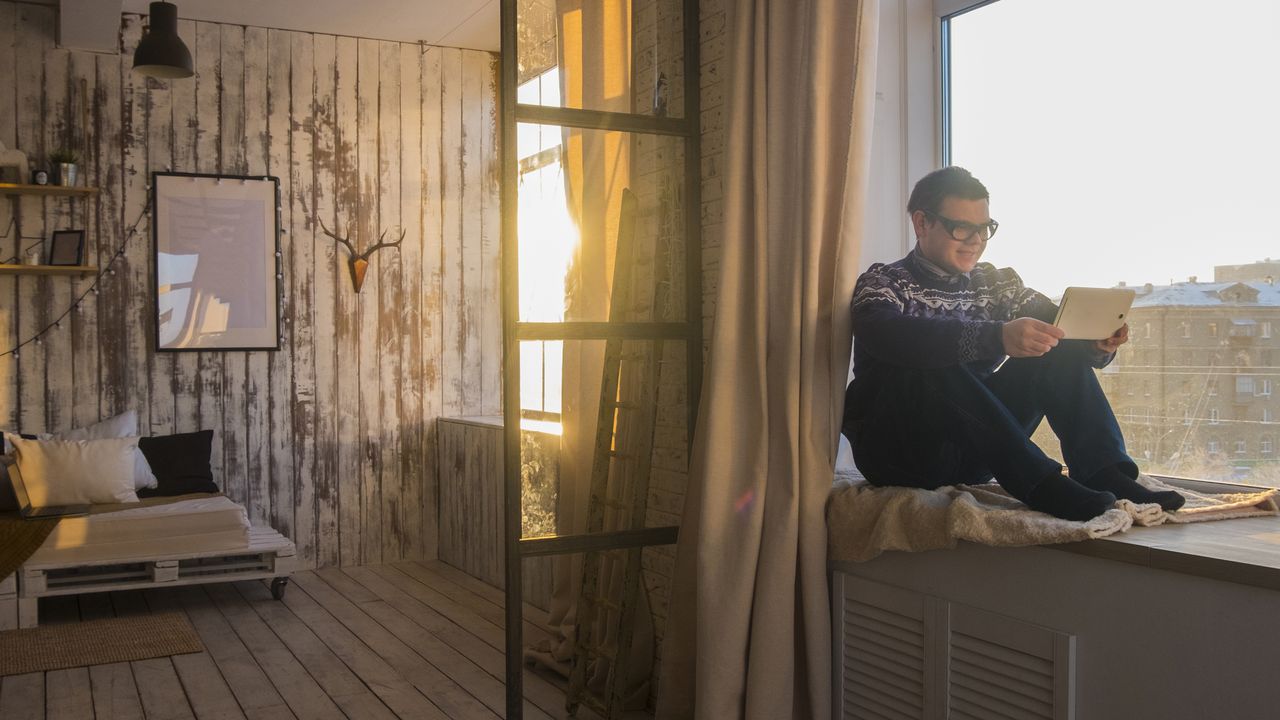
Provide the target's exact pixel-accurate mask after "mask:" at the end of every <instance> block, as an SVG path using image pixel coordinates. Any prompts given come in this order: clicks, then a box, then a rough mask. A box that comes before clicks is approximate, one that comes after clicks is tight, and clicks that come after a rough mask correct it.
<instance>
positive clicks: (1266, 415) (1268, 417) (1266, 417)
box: [1262, 408, 1275, 423]
mask: <svg viewBox="0 0 1280 720" xmlns="http://www.w3.org/2000/svg"><path fill="white" fill-rule="evenodd" d="M1274 420H1275V416H1274V415H1272V414H1271V408H1262V422H1264V423H1269V422H1272V421H1274Z"/></svg>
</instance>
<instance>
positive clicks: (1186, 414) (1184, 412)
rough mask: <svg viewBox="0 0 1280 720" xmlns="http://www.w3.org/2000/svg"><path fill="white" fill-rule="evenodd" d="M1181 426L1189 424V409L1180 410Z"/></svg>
mask: <svg viewBox="0 0 1280 720" xmlns="http://www.w3.org/2000/svg"><path fill="white" fill-rule="evenodd" d="M1182 424H1183V425H1190V424H1191V408H1189V407H1184V408H1182Z"/></svg>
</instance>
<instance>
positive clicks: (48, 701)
mask: <svg viewBox="0 0 1280 720" xmlns="http://www.w3.org/2000/svg"><path fill="white" fill-rule="evenodd" d="M44 712H45V718H47V720H82V719H83V720H93V689H92V686H91V685H90V684H89V668H83V667H80V668H71V669H69V670H51V671H49V672H48V673H46V674H45V676H44Z"/></svg>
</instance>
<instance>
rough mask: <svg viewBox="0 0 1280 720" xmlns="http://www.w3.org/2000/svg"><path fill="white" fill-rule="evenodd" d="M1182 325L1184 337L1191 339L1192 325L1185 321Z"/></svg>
mask: <svg viewBox="0 0 1280 720" xmlns="http://www.w3.org/2000/svg"><path fill="white" fill-rule="evenodd" d="M1181 325H1182V337H1184V338H1189V337H1191V323H1189V322H1187V321H1185V320H1184V321H1183V322H1182V323H1181Z"/></svg>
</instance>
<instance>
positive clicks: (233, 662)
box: [177, 587, 287, 715]
mask: <svg viewBox="0 0 1280 720" xmlns="http://www.w3.org/2000/svg"><path fill="white" fill-rule="evenodd" d="M177 593H178V598H179V600H180V601H181V603H182V607H183V608H184V609H185V610H186V611H187V617H188V618H190V619H191V624H192V625H193V626H194V627H195V629H196V632H197V633H199V635H200V639H201V640H202V641H203V642H204V647H205V650H206V651H207V652H208V653H209V657H211V658H213V661H214V663H216V664H217V666H218V670H219V671H220V672H221V673H222V677H223V679H224V680H226V683H227V686H228V687H229V688H230V689H231V693H232V694H233V695H234V696H235V698H236V701H237V702H238V703H239V705H240V708H241V709H242V710H243V711H244V712H245V714H246V715H249V714H250V713H252V712H254V711H256V710H260V709H262V708H276V707H281V706H286V705H285V702H284V699H283V698H281V697H280V693H278V692H276V688H275V686H274V685H272V684H271V681H270V680H268V679H267V676H266V674H265V673H264V672H263V671H262V668H261V667H259V666H258V662H257V661H256V660H254V659H253V655H252V654H250V652H249V650H248V649H247V648H246V647H245V646H244V643H242V642H241V641H240V637H239V636H238V635H236V632H235V630H233V629H231V625H230V624H229V623H228V622H227V619H226V618H225V617H224V616H223V615H222V613H221V612H219V610H218V608H217V607H216V606H215V605H214V604H213V602H212V601H211V600H210V599H209V596H208V595H207V594H205V592H204V590H203V589H201V588H198V587H185V588H181V589H177ZM286 707H287V706H286Z"/></svg>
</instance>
